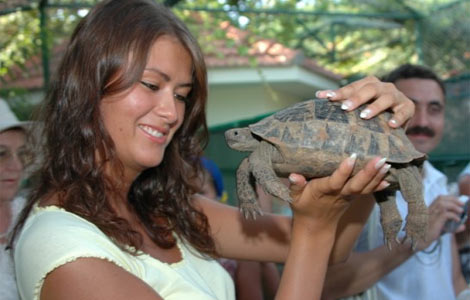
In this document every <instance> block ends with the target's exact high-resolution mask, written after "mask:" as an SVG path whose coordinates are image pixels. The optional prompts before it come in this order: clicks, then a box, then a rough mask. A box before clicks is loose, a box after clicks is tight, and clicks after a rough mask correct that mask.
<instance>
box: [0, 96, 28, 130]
mask: <svg viewBox="0 0 470 300" xmlns="http://www.w3.org/2000/svg"><path fill="white" fill-rule="evenodd" d="M30 123H31V122H27V121H26V122H21V121H18V118H17V117H16V116H15V114H14V113H13V112H12V111H11V110H10V107H9V106H8V104H7V103H6V101H5V100H3V99H0V132H3V131H5V130H8V129H11V128H15V127H19V128H22V129H23V130H25V131H27V130H28V125H30Z"/></svg>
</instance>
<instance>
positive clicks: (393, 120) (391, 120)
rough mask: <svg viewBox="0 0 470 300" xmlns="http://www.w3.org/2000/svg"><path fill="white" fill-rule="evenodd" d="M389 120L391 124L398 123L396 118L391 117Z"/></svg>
mask: <svg viewBox="0 0 470 300" xmlns="http://www.w3.org/2000/svg"><path fill="white" fill-rule="evenodd" d="M389 122H390V124H393V125H397V120H395V119H390V121H389Z"/></svg>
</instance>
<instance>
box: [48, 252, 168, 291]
mask: <svg viewBox="0 0 470 300" xmlns="http://www.w3.org/2000/svg"><path fill="white" fill-rule="evenodd" d="M40 299H41V300H63V299H67V300H84V299H86V300H128V299H139V300H161V299H163V298H162V297H160V296H159V295H158V294H157V293H156V292H155V291H154V290H153V289H152V288H151V287H149V286H148V285H147V284H146V283H145V282H144V281H142V280H141V279H139V278H137V277H135V276H134V275H132V274H131V273H129V272H127V271H125V270H123V269H122V268H121V267H118V266H117V265H115V264H114V263H111V262H108V261H106V260H103V259H98V258H79V259H77V260H76V261H73V262H69V263H66V264H65V265H62V266H60V267H58V268H57V269H55V270H53V271H52V272H50V273H49V274H48V275H47V276H46V279H45V280H44V284H43V287H42V289H41V296H40Z"/></svg>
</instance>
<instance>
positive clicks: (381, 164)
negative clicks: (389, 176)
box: [375, 157, 387, 170]
mask: <svg viewBox="0 0 470 300" xmlns="http://www.w3.org/2000/svg"><path fill="white" fill-rule="evenodd" d="M386 161H387V158H386V157H384V158H382V159H381V160H379V161H378V162H377V163H376V164H375V169H376V170H378V169H380V168H382V166H383V165H384V164H385V162H386Z"/></svg>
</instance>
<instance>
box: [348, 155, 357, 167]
mask: <svg viewBox="0 0 470 300" xmlns="http://www.w3.org/2000/svg"><path fill="white" fill-rule="evenodd" d="M356 158H357V154H356V153H353V154H351V156H349V158H348V164H349V165H350V166H353V165H354V164H355V163H356Z"/></svg>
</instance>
